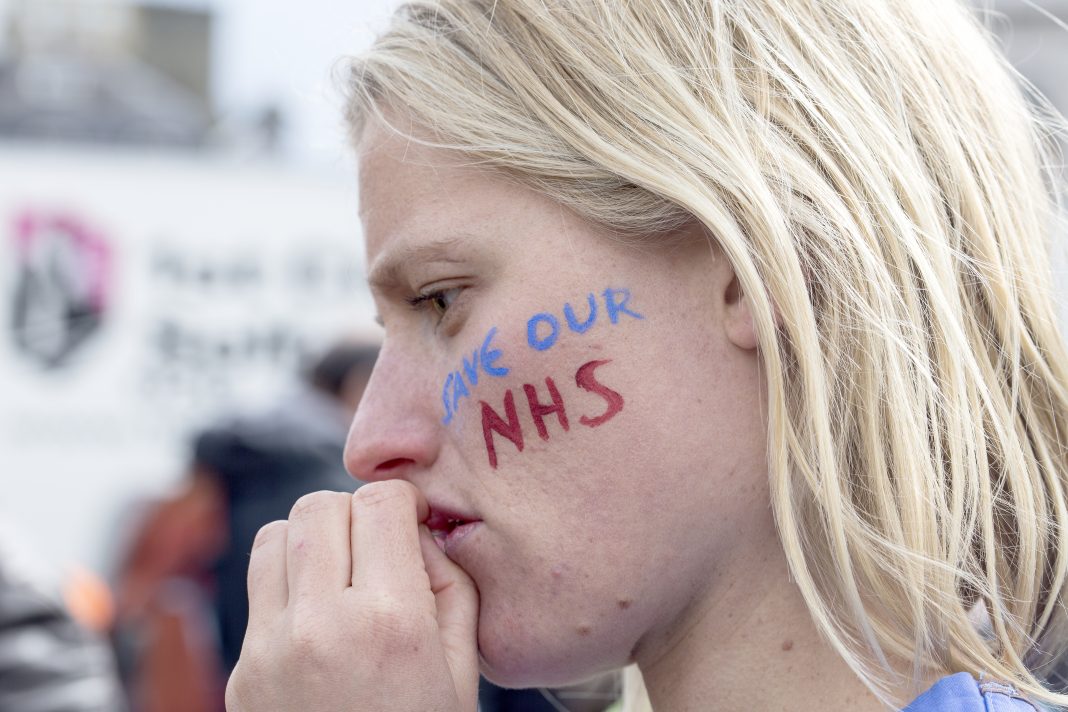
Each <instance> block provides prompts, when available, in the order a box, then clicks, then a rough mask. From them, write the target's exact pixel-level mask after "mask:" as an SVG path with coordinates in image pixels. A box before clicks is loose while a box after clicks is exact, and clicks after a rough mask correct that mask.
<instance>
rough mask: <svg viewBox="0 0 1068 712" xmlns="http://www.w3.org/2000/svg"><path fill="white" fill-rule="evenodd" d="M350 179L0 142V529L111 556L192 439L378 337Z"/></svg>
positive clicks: (63, 555) (89, 560)
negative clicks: (319, 354) (132, 516)
mask: <svg viewBox="0 0 1068 712" xmlns="http://www.w3.org/2000/svg"><path fill="white" fill-rule="evenodd" d="M356 207H357V205H356V189H355V181H354V180H350V181H345V180H331V179H329V178H322V177H313V176H308V175H300V174H292V173H287V172H286V171H284V170H283V169H281V168H279V167H270V166H263V165H255V166H238V165H234V164H232V163H224V162H221V161H219V160H215V159H204V158H200V159H198V158H195V157H189V156H184V155H170V154H152V155H144V154H139V153H132V152H131V153H121V152H118V151H108V152H87V151H81V150H79V151H75V150H72V149H66V148H55V147H49V148H33V147H25V146H19V147H16V146H0V483H2V485H3V490H2V491H3V494H2V495H0V518H6V519H9V520H11V521H12V522H13V523H14V525H15V526H17V527H19V528H21V529H22V530H23V531H24V532H28V533H29V534H30V535H31V537H32V539H33V540H34V541H35V543H36V545H37V548H38V551H40V552H41V553H43V554H45V555H46V556H48V557H49V558H51V559H52V560H54V561H55V562H57V563H60V564H62V563H70V562H75V561H77V562H80V563H84V564H88V565H90V566H93V567H94V568H97V569H98V570H99V569H101V568H102V567H104V566H105V565H107V564H108V563H110V562H111V560H112V558H113V556H114V554H115V552H112V551H109V550H108V547H109V546H111V545H113V543H114V541H115V537H116V536H117V534H118V530H117V529H116V527H117V526H119V525H120V519H121V518H122V514H123V512H124V510H125V509H126V508H128V507H129V505H130V503H131V502H132V501H133V500H134V499H136V498H140V497H144V496H151V495H155V494H158V493H160V492H161V491H162V490H164V489H165V488H167V487H168V486H170V485H172V484H173V483H174V481H175V479H176V478H177V477H178V476H179V475H180V474H181V472H182V470H183V468H184V466H185V464H186V462H185V461H186V457H187V451H186V442H187V441H186V438H187V437H188V436H189V434H190V433H191V432H192V431H193V430H194V429H196V428H198V427H200V426H203V425H204V424H205V423H206V422H208V421H210V420H211V419H213V418H215V417H217V416H218V415H219V414H221V413H225V412H231V411H235V410H246V409H250V408H255V407H258V406H261V405H265V404H267V403H269V402H271V401H273V400H275V399H277V398H279V397H280V396H281V395H282V394H283V393H284V390H285V389H286V388H287V387H288V386H289V385H291V379H292V374H293V373H294V372H295V370H296V369H297V367H298V365H299V363H300V361H301V358H302V356H303V355H304V354H305V353H307V352H308V351H314V350H316V349H318V348H321V347H322V346H324V345H326V344H327V343H328V342H330V341H332V340H333V339H335V338H336V337H338V336H340V335H343V334H351V333H356V332H366V333H373V331H372V330H373V329H375V327H374V326H373V322H372V314H373V308H372V305H371V303H370V298H369V296H368V295H367V292H366V291H365V287H364V283H363V280H364V278H363V264H362V260H363V257H362V251H363V248H362V244H361V242H360V237H359V225H358V222H357V216H356Z"/></svg>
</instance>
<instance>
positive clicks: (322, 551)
mask: <svg viewBox="0 0 1068 712" xmlns="http://www.w3.org/2000/svg"><path fill="white" fill-rule="evenodd" d="M351 499H352V495H350V494H348V493H346V492H313V493H312V494H306V495H304V496H303V497H301V498H300V499H298V500H297V502H296V504H294V505H293V509H292V511H291V512H290V513H289V535H288V544H287V547H286V578H287V580H288V582H289V597H290V599H298V598H301V597H305V596H321V595H322V594H323V593H328V592H332V591H333V592H336V591H341V590H342V589H344V588H345V587H346V586H348V585H349V581H350V579H351V573H350V567H351V566H352V557H351V556H350V554H349V516H350V514H349V513H350V507H349V501H350V500H351Z"/></svg>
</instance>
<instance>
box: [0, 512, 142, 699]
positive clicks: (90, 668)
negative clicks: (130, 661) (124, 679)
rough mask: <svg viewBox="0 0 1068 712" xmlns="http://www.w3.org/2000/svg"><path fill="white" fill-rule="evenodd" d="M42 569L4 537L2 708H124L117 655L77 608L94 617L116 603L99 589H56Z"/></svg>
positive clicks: (0, 572) (0, 564) (0, 561)
mask: <svg viewBox="0 0 1068 712" xmlns="http://www.w3.org/2000/svg"><path fill="white" fill-rule="evenodd" d="M35 564H36V562H35V561H34V560H32V559H31V558H29V557H27V556H26V555H25V552H23V551H22V550H19V549H17V547H16V546H14V545H13V544H12V542H11V541H10V536H9V535H7V534H4V533H0V710H4V711H5V712H7V711H10V712H16V711H17V712H117V711H118V710H121V709H123V706H122V695H121V692H120V687H119V684H118V678H117V677H116V674H115V666H114V661H113V660H112V657H111V651H110V650H109V649H108V647H107V645H106V644H105V643H104V642H103V641H102V640H101V639H100V638H99V637H97V636H96V635H95V634H94V633H93V632H92V631H91V630H89V628H87V627H86V626H84V625H82V624H81V622H80V621H78V620H76V618H75V616H74V615H72V612H71V610H70V608H71V603H74V604H75V606H74V607H75V608H76V609H78V610H80V611H83V612H86V613H87V614H88V615H89V616H90V617H93V616H94V615H96V614H94V613H91V611H93V610H96V611H100V610H104V609H107V608H108V603H107V602H106V601H102V600H101V599H100V598H99V596H98V595H97V587H96V586H94V585H92V584H88V585H85V584H83V585H82V586H79V587H78V590H74V589H72V588H70V587H68V588H67V590H66V591H61V590H60V588H59V587H58V586H57V587H53V586H49V585H48V584H47V583H45V582H44V580H43V579H42V577H41V576H39V575H35V574H34V569H35ZM97 617H99V616H97Z"/></svg>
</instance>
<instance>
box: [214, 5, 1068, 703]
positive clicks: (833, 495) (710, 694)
mask: <svg viewBox="0 0 1068 712" xmlns="http://www.w3.org/2000/svg"><path fill="white" fill-rule="evenodd" d="M351 90H352V99H351V114H350V120H351V122H352V125H353V129H354V133H355V137H356V143H357V146H358V150H359V156H360V182H361V186H360V191H361V214H362V218H363V223H364V229H365V235H366V240H367V250H368V259H369V265H370V281H371V285H372V289H373V291H374V293H375V297H376V300H377V304H378V307H379V310H380V315H381V321H382V324H383V326H384V327H385V341H384V345H383V348H382V352H381V356H380V358H379V361H378V364H377V366H376V369H375V372H374V375H373V376H372V379H371V382H370V384H369V386H368V389H367V391H366V394H365V396H364V400H363V403H362V405H361V407H360V410H359V412H358V413H357V415H356V419H355V422H354V423H353V427H352V431H351V434H350V440H349V444H348V449H347V452H346V464H347V466H348V468H349V470H350V472H351V473H352V474H353V475H354V476H356V477H358V478H359V479H362V480H366V481H371V483H372V484H370V485H367V486H365V487H363V488H361V489H360V490H359V491H358V492H357V493H356V495H355V496H352V497H349V496H346V495H343V494H331V493H322V494H318V495H314V496H310V497H308V498H305V499H303V500H302V501H301V502H300V503H298V505H297V506H296V507H295V508H294V510H293V513H292V515H291V517H290V519H289V521H288V522H287V523H284V522H283V523H276V524H274V525H272V526H269V527H267V528H265V529H264V530H263V531H261V533H260V536H259V538H258V540H257V543H256V546H255V548H254V551H253V553H252V561H251V570H250V577H249V578H250V580H249V587H250V595H251V598H252V612H251V620H250V623H249V631H248V636H247V637H246V642H245V649H244V652H243V657H242V659H241V661H240V663H239V665H238V669H237V671H236V673H235V675H234V677H233V678H232V680H231V683H230V688H229V707H230V710H231V712H238V711H246V710H256V711H257V712H260V711H263V710H300V712H310V711H311V710H341V709H346V710H420V711H422V710H465V711H467V712H471V711H473V710H474V709H475V704H476V702H475V695H476V692H475V690H476V681H477V674H478V670H479V669H481V670H482V671H483V672H484V673H485V674H486V675H487V676H488V677H489V678H490V679H492V680H494V681H496V682H498V683H501V684H505V685H515V686H531V685H558V684H563V683H567V682H572V681H574V680H578V679H581V678H583V677H585V676H590V675H592V674H594V673H597V672H600V671H602V670H607V669H611V668H615V667H620V666H624V665H626V664H628V663H631V662H636V663H637V664H638V666H639V668H640V670H641V672H642V674H643V676H644V679H645V682H646V684H647V687H648V690H649V695H650V698H651V700H652V703H653V707H654V708H656V709H657V710H661V711H664V710H780V709H781V710H806V711H807V710H845V709H848V710H881V709H886V708H888V707H891V708H898V707H901V706H904V705H907V704H909V703H910V701H913V700H914V701H913V702H912V704H911V706H910V707H909V708H908V709H909V710H935V709H939V710H985V709H998V710H1018V709H1019V710H1029V709H1031V703H1030V702H1027V701H1026V700H1024V699H1023V698H1024V697H1027V698H1029V699H1031V700H1032V701H1035V702H1046V703H1052V704H1061V703H1064V702H1066V701H1068V697H1065V696H1061V695H1057V694H1055V693H1053V692H1051V691H1048V690H1047V689H1045V688H1044V687H1043V685H1042V684H1041V682H1040V680H1039V678H1038V676H1037V674H1038V673H1037V671H1038V670H1039V669H1040V668H1041V666H1043V665H1045V664H1048V663H1050V662H1051V661H1053V660H1054V659H1055V657H1056V656H1057V655H1058V654H1059V653H1060V651H1061V649H1062V648H1063V647H1064V645H1065V637H1064V632H1063V629H1064V622H1065V615H1064V608H1063V606H1064V603H1065V582H1066V575H1068V495H1066V486H1068V479H1066V474H1068V472H1066V470H1068V371H1066V364H1068V354H1066V352H1065V348H1064V346H1063V344H1062V341H1061V337H1060V335H1059V333H1058V329H1057V326H1056V317H1055V314H1054V310H1053V305H1052V299H1051V280H1050V275H1049V269H1048V265H1047V259H1046V249H1047V239H1046V238H1047V236H1048V234H1050V231H1051V227H1052V225H1053V216H1054V214H1055V210H1054V202H1053V199H1052V198H1053V194H1054V192H1055V191H1054V185H1053V183H1052V179H1051V178H1050V177H1049V174H1048V173H1046V172H1044V170H1043V165H1045V163H1044V158H1043V151H1044V140H1045V137H1046V133H1045V130H1044V128H1043V124H1042V123H1041V122H1039V120H1037V119H1036V118H1035V117H1034V116H1033V115H1032V113H1031V112H1030V111H1029V109H1028V108H1027V105H1026V103H1025V101H1024V99H1023V98H1022V96H1021V93H1020V90H1019V89H1018V87H1017V83H1016V77H1015V76H1014V75H1013V74H1012V72H1011V71H1010V70H1009V69H1008V68H1007V66H1006V64H1005V62H1004V61H1003V60H1002V59H1001V58H1000V57H999V56H998V55H997V53H996V52H995V51H994V50H993V49H992V45H991V42H990V40H989V38H988V37H987V35H986V34H985V33H984V31H983V30H982V29H981V28H980V27H979V26H978V25H977V23H976V22H975V21H973V19H972V18H971V17H970V16H969V14H968V12H967V10H966V9H965V8H964V7H963V5H962V4H961V3H958V2H957V1H956V0H836V2H833V3H831V2H822V1H821V0H790V2H786V1H785V0H764V1H761V2H755V1H753V0H630V1H629V2H623V1H621V0H438V1H436V2H418V3H413V4H410V5H406V6H405V7H403V8H402V9H401V10H399V11H398V13H397V15H396V18H395V22H394V24H393V26H392V28H391V29H390V30H389V31H388V32H387V33H386V34H385V35H384V36H382V37H381V38H380V39H379V40H378V42H377V43H376V44H375V46H374V47H373V49H371V50H370V52H369V53H367V54H366V55H365V56H364V57H362V58H360V59H358V60H356V62H355V64H354V69H353V71H352V75H351ZM917 696H919V697H918V698H917Z"/></svg>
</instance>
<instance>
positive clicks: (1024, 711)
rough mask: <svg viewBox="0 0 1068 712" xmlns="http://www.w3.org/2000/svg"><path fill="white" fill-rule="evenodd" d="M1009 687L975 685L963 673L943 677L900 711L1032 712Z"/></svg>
mask: <svg viewBox="0 0 1068 712" xmlns="http://www.w3.org/2000/svg"><path fill="white" fill-rule="evenodd" d="M1037 709H1038V708H1036V707H1035V706H1034V705H1033V704H1031V703H1030V702H1028V701H1027V700H1026V699H1024V697H1023V696H1022V695H1020V694H1019V693H1018V692H1017V691H1016V689H1015V688H1014V687H1013V686H1012V685H1007V684H1005V683H1003V682H997V681H995V680H984V681H982V682H977V681H976V679H975V678H973V677H972V676H971V675H969V674H968V673H966V672H958V673H957V674H956V675H949V676H947V677H943V678H942V679H941V680H939V681H938V682H936V683H935V684H934V685H932V686H931V689H929V690H928V691H927V692H925V693H923V694H922V695H920V696H919V697H917V698H916V699H915V700H913V702H912V704H910V705H909V706H908V707H906V708H905V709H903V710H902V711H901V712H1036V710H1037Z"/></svg>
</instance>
